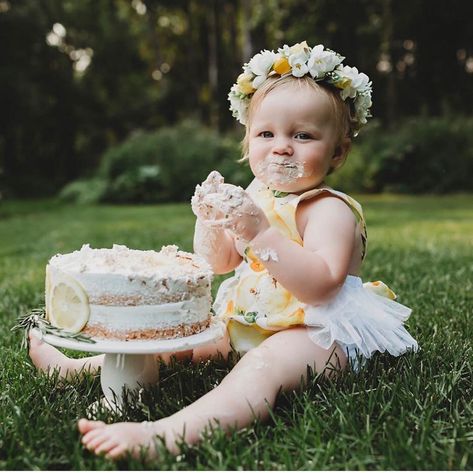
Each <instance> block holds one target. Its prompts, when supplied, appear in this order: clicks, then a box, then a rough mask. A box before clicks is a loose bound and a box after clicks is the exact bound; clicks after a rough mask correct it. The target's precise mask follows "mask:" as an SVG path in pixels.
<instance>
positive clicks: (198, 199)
mask: <svg viewBox="0 0 473 473" xmlns="http://www.w3.org/2000/svg"><path fill="white" fill-rule="evenodd" d="M223 182H224V179H223V176H222V175H221V174H220V173H219V172H218V171H211V172H210V174H209V175H208V176H207V178H206V179H205V181H204V182H202V184H200V185H199V184H197V186H196V188H195V192H194V195H193V197H192V199H191V207H192V211H193V212H194V214H195V216H196V217H197V218H198V219H199V220H201V221H206V220H215V219H217V218H221V213H219V212H218V209H215V208H214V207H213V206H211V205H210V206H209V205H208V204H207V203H206V202H205V197H206V195H207V194H213V193H216V192H218V190H219V186H220V184H223Z"/></svg>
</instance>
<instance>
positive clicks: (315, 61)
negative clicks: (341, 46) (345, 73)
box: [307, 44, 345, 79]
mask: <svg viewBox="0 0 473 473" xmlns="http://www.w3.org/2000/svg"><path fill="white" fill-rule="evenodd" d="M344 59H345V58H344V57H343V56H340V55H338V54H337V53H336V52H334V51H331V50H330V49H325V50H324V47H323V45H322V44H318V45H317V46H315V47H314V48H313V49H312V52H311V54H310V58H309V61H308V63H307V67H308V68H309V72H310V75H311V76H312V77H313V78H314V79H318V78H323V77H325V74H326V73H327V72H331V71H333V70H334V69H335V68H336V67H337V66H338V65H339V64H341V62H342V61H343V60H344Z"/></svg>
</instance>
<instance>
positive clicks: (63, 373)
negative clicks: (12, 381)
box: [29, 332, 103, 379]
mask: <svg viewBox="0 0 473 473" xmlns="http://www.w3.org/2000/svg"><path fill="white" fill-rule="evenodd" d="M29 339H30V350H29V355H30V358H31V361H32V362H33V364H34V365H35V366H36V368H38V370H39V371H43V372H45V373H52V372H53V371H54V370H59V376H60V377H61V378H65V379H68V378H71V377H73V376H74V375H75V374H77V373H78V372H79V371H81V370H82V371H90V372H91V373H96V372H97V371H98V369H99V368H100V367H101V366H102V364H103V355H97V356H90V357H88V358H78V359H75V358H69V357H67V356H66V355H64V353H62V352H60V351H59V350H58V349H57V348H55V347H53V346H51V345H49V344H48V343H44V342H43V341H42V340H41V339H40V338H38V337H37V336H36V335H34V334H33V333H31V332H30V333H29Z"/></svg>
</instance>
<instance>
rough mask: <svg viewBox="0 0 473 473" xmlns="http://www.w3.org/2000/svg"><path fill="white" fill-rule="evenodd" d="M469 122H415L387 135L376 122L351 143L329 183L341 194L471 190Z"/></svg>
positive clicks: (471, 123) (472, 141) (462, 119)
mask: <svg viewBox="0 0 473 473" xmlns="http://www.w3.org/2000/svg"><path fill="white" fill-rule="evenodd" d="M472 175H473V118H465V117H459V118H455V119H452V118H451V117H438V118H427V117H417V118H412V119H408V120H406V121H404V122H403V123H402V124H401V125H400V126H399V127H397V128H395V129H393V130H391V131H386V130H384V129H383V128H382V127H381V126H380V125H379V123H376V122H375V123H373V124H372V125H371V126H370V127H367V129H366V130H364V131H363V132H362V133H361V134H360V137H359V141H356V140H355V143H354V147H353V150H352V153H350V156H349V158H348V160H347V163H346V165H345V166H344V168H342V169H341V170H340V171H338V172H337V173H334V175H333V176H331V177H330V179H329V181H330V184H331V185H333V186H334V187H340V188H342V189H344V190H346V191H363V192H382V191H388V192H411V193H426V192H430V193H446V192H455V191H473V180H472V179H471V176H472Z"/></svg>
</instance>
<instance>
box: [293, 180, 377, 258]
mask: <svg viewBox="0 0 473 473" xmlns="http://www.w3.org/2000/svg"><path fill="white" fill-rule="evenodd" d="M321 194H331V195H333V196H334V197H338V198H339V199H341V200H343V202H345V204H347V205H348V207H350V209H351V211H352V212H353V215H355V219H356V222H357V224H358V226H359V227H360V236H361V243H362V252H361V259H364V257H365V256H366V249H367V248H366V247H367V244H368V234H367V229H366V222H365V217H364V216H363V209H362V208H361V205H360V204H359V203H358V202H357V201H356V200H355V199H353V198H352V197H350V196H349V195H347V194H344V193H343V192H340V191H337V190H335V189H331V188H330V187H320V188H318V189H311V190H309V191H306V192H304V193H303V194H301V195H300V196H299V199H298V202H297V203H299V202H301V201H303V200H308V199H312V198H313V197H315V196H317V195H321Z"/></svg>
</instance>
